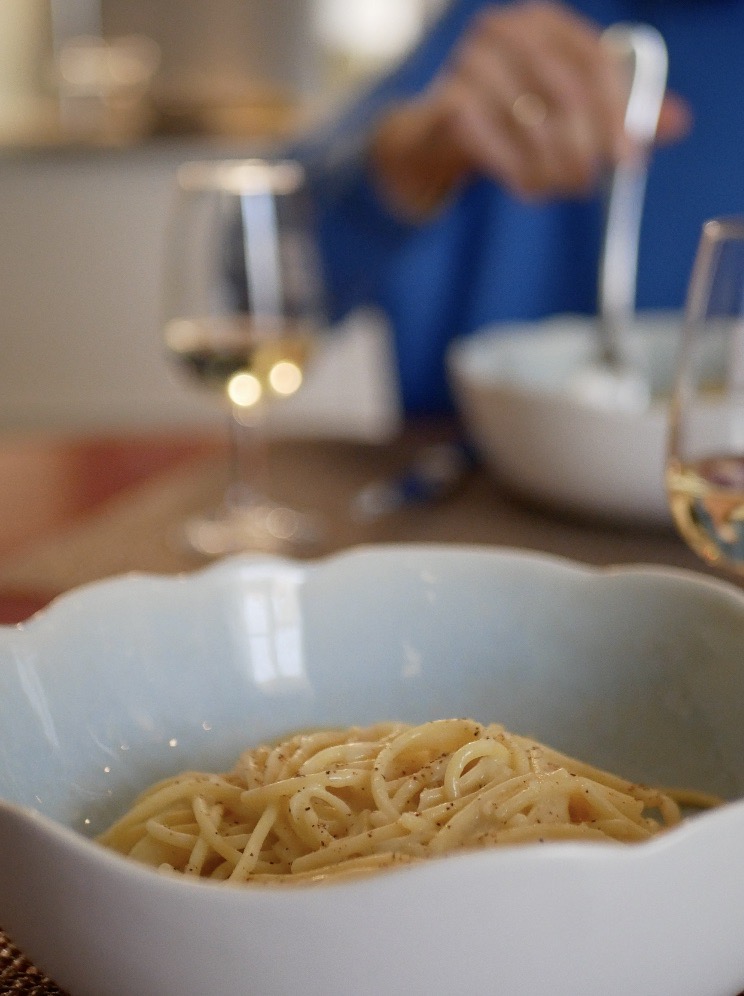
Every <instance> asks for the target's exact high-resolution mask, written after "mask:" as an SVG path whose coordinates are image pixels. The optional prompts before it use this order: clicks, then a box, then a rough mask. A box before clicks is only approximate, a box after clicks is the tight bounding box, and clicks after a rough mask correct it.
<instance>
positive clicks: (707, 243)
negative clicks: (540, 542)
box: [666, 218, 744, 574]
mask: <svg viewBox="0 0 744 996" xmlns="http://www.w3.org/2000/svg"><path fill="white" fill-rule="evenodd" d="M670 412H671V414H670V432H669V449H668V457H667V467H666V486H667V494H668V498H669V505H670V509H671V512H672V516H673V518H674V522H675V524H676V526H677V528H678V530H679V532H680V533H681V534H682V537H683V538H684V539H685V541H686V542H687V543H688V545H689V546H690V547H691V548H692V549H693V550H694V551H695V553H697V554H698V556H700V557H701V558H702V559H703V560H704V561H705V562H706V563H708V564H710V565H714V566H717V567H722V568H724V569H725V570H727V571H729V572H734V573H738V574H744V218H715V219H711V220H710V221H707V222H706V223H705V225H704V226H703V229H702V234H701V238H700V242H699V246H698V251H697V255H696V258H695V264H694V266H693V271H692V276H691V278H690V286H689V291H688V297H687V305H686V311H685V319H684V330H683V339H682V345H681V353H680V359H679V365H678V371H677V379H676V383H675V388H674V393H673V396H672V402H671V409H670Z"/></svg>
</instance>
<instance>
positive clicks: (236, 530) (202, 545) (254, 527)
mask: <svg viewBox="0 0 744 996" xmlns="http://www.w3.org/2000/svg"><path fill="white" fill-rule="evenodd" d="M323 536H324V529H323V526H322V522H321V520H320V519H319V517H318V516H316V515H314V514H312V513H310V512H300V511H297V510H296V509H293V508H288V507H287V506H285V505H281V504H278V503H275V502H270V501H262V502H260V503H257V504H251V505H245V506H240V505H234V506H227V507H223V508H220V509H219V510H217V511H216V512H214V513H213V514H211V515H205V516H197V517H195V518H192V519H188V520H187V521H186V522H185V523H184V524H183V526H182V527H181V529H180V536H179V539H180V545H181V546H182V547H184V546H185V547H186V548H187V549H188V550H191V551H192V552H194V553H198V554H201V555H202V556H205V557H222V556H227V555H229V554H236V553H249V552H252V551H256V552H263V553H279V554H288V555H300V554H303V553H304V554H307V553H311V552H313V550H315V549H316V548H317V547H318V546H319V545H320V543H321V542H322V540H323Z"/></svg>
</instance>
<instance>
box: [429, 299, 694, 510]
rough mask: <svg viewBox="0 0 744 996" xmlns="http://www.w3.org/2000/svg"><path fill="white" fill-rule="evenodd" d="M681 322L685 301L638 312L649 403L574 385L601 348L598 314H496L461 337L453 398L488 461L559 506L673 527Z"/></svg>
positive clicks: (451, 356)
mask: <svg viewBox="0 0 744 996" xmlns="http://www.w3.org/2000/svg"><path fill="white" fill-rule="evenodd" d="M681 322H682V318H681V315H679V314H677V313H676V312H641V313H639V314H638V315H637V316H636V320H635V324H634V326H633V328H632V329H631V330H630V332H629V334H628V337H627V339H628V342H627V345H628V349H629V352H630V353H631V354H632V355H633V356H634V358H635V362H636V363H637V365H638V368H639V370H640V371H642V372H643V374H644V375H645V376H647V378H648V380H649V383H650V385H651V390H652V399H651V403H650V404H649V405H648V406H647V407H642V408H635V407H633V406H631V407H628V408H623V407H622V406H617V407H615V406H613V405H612V404H610V405H608V406H606V407H603V406H601V405H597V404H592V403H588V402H587V400H586V398H585V397H584V396H583V395H581V394H579V393H578V392H576V391H575V390H574V389H573V388H572V385H573V383H574V379H575V378H576V376H577V375H578V374H579V373H580V372H581V371H583V370H585V369H586V368H587V366H588V365H589V364H590V363H591V360H592V357H593V356H594V354H595V352H596V333H595V330H594V325H595V323H596V319H595V318H594V317H585V316H581V315H558V316H555V317H553V318H550V319H546V320H544V321H541V322H523V323H516V324H502V325H493V326H489V327H487V328H484V329H483V330H481V331H480V332H477V333H476V334H474V335H472V336H468V337H465V338H462V339H459V340H457V341H456V342H453V343H452V345H451V346H450V348H449V351H448V354H447V367H448V373H449V377H450V381H451V384H452V389H453V393H454V397H455V401H456V404H457V406H458V408H459V410H460V412H461V415H462V418H463V421H464V424H465V426H466V429H467V431H468V434H469V435H470V437H471V439H472V442H473V444H474V446H475V448H476V450H477V451H478V452H479V453H480V455H481V456H482V458H483V461H484V463H485V465H486V467H488V469H489V470H490V471H491V472H492V473H493V474H494V476H495V477H496V478H497V479H498V480H499V481H502V482H504V483H506V484H507V485H508V486H510V488H511V489H512V490H513V491H515V492H517V493H519V494H521V495H522V496H525V497H527V498H529V499H531V500H533V501H537V502H539V503H541V504H543V505H546V506H548V507H552V508H554V509H556V510H558V511H560V512H568V513H570V514H573V515H578V516H580V517H590V518H598V519H604V520H610V521H615V520H617V521H623V522H629V523H640V524H642V525H647V526H653V527H658V526H666V527H671V524H672V522H671V516H670V513H669V509H668V506H667V500H666V494H665V490H664V462H665V453H666V436H667V420H668V400H667V399H668V396H669V393H670V391H671V388H672V384H673V380H674V371H675V365H676V358H677V351H678V347H679V337H680V329H681Z"/></svg>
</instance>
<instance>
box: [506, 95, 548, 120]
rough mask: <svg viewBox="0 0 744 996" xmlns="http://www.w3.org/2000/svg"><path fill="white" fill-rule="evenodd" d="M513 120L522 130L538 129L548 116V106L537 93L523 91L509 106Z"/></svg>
mask: <svg viewBox="0 0 744 996" xmlns="http://www.w3.org/2000/svg"><path fill="white" fill-rule="evenodd" d="M511 113H512V117H513V118H514V120H515V121H516V122H517V124H518V125H520V126H521V127H523V128H539V127H540V125H542V124H544V123H545V119H546V118H547V116H548V105H547V104H546V103H545V101H544V100H543V99H542V97H541V96H540V94H539V93H533V92H532V91H531V90H525V92H524V93H520V95H519V96H518V97H517V99H516V100H515V101H514V103H513V104H512V106H511Z"/></svg>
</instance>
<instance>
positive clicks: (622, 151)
mask: <svg viewBox="0 0 744 996" xmlns="http://www.w3.org/2000/svg"><path fill="white" fill-rule="evenodd" d="M626 101H627V83H626V79H625V74H624V71H623V67H622V66H621V65H620V64H619V63H618V61H617V59H616V57H615V56H614V55H613V54H612V53H611V52H610V51H609V50H608V48H607V46H605V45H604V44H603V43H602V41H601V30H600V29H599V28H598V27H597V26H596V25H594V24H592V23H591V22H590V21H587V20H586V19H584V18H583V17H581V16H580V15H578V14H577V13H575V12H574V11H572V10H571V9H570V8H568V7H566V6H564V5H562V4H560V3H557V2H544V0H529V2H515V3H513V4H510V5H508V6H496V5H494V6H491V7H486V8H485V9H484V10H483V11H482V12H481V13H480V14H479V15H477V16H476V18H474V20H473V21H472V22H471V24H470V25H469V27H468V29H467V30H466V31H465V33H464V34H463V36H462V37H461V38H460V40H459V41H458V43H457V44H456V46H455V47H454V49H453V51H452V54H451V56H450V58H449V60H448V62H447V63H446V65H445V66H444V67H443V68H442V70H441V71H440V72H439V74H438V75H437V76H436V78H435V79H434V81H433V82H432V84H431V85H430V86H429V87H428V89H427V90H426V91H425V92H424V93H422V94H421V96H420V97H419V98H417V99H415V100H413V101H410V102H408V103H405V104H402V105H399V106H398V107H397V108H394V109H393V110H392V111H391V112H390V113H389V115H388V116H387V117H386V118H385V119H384V120H383V121H382V122H381V124H380V127H379V129H378V131H377V134H376V136H375V138H374V141H373V145H372V150H371V159H372V164H373V168H374V169H375V171H376V174H377V178H378V181H379V183H380V186H381V189H382V191H383V193H384V194H385V195H387V198H388V200H389V201H390V203H391V205H392V206H393V207H394V209H395V208H397V210H398V211H399V212H400V213H401V214H403V215H405V216H408V217H413V218H416V217H426V216H427V215H428V214H431V213H432V212H433V211H434V210H436V209H437V208H438V207H439V206H440V205H441V204H442V203H443V202H444V201H445V200H446V199H447V197H448V196H449V195H450V194H451V193H452V192H453V190H454V189H455V188H457V187H458V186H460V185H461V184H462V183H463V182H465V181H466V180H467V179H468V178H470V177H472V176H476V175H482V176H487V177H490V178H491V179H493V180H494V181H495V182H497V183H500V184H502V185H503V186H505V187H506V188H507V189H509V190H510V191H512V192H513V193H514V194H516V195H517V196H519V197H522V198H524V199H540V198H547V197H551V196H574V195H580V194H584V193H588V192H589V191H591V190H592V189H593V187H594V186H595V184H596V182H597V180H598V178H599V176H600V174H601V172H602V170H603V169H605V168H606V167H608V166H610V165H614V164H615V163H617V162H618V161H620V160H621V159H623V158H624V157H627V156H629V155H632V154H633V151H634V150H633V147H632V142H631V140H630V139H629V137H628V136H627V135H626V134H625V129H624V117H625V107H626ZM689 125H690V114H689V110H688V108H687V105H686V104H685V103H684V102H683V101H682V100H681V99H680V98H679V97H677V96H676V95H674V94H670V93H667V95H666V97H665V99H664V104H663V106H662V111H661V116H660V119H659V125H658V129H657V141H660V142H668V141H674V140H676V139H678V138H680V137H682V136H683V135H684V134H685V133H686V132H687V130H688V128H689Z"/></svg>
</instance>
